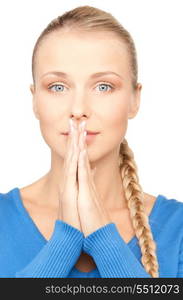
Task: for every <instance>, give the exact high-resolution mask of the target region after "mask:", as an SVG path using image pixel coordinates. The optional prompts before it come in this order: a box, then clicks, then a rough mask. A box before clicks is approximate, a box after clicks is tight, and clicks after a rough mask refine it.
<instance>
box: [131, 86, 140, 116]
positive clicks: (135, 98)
mask: <svg viewBox="0 0 183 300" xmlns="http://www.w3.org/2000/svg"><path fill="white" fill-rule="evenodd" d="M141 90H142V85H141V83H137V86H136V88H135V91H133V94H132V97H131V99H130V105H129V111H128V119H133V118H134V117H135V116H136V114H137V112H138V110H139V107H140V97H141Z"/></svg>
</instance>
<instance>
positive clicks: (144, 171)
mask: <svg viewBox="0 0 183 300" xmlns="http://www.w3.org/2000/svg"><path fill="white" fill-rule="evenodd" d="M80 5H91V6H95V7H98V8H101V9H103V10H106V11H108V12H110V13H111V14H112V15H113V16H114V17H116V18H117V19H118V20H119V21H120V23H121V24H122V25H123V26H124V27H125V28H126V29H127V30H128V31H129V32H130V33H131V35H132V37H133V39H134V41H135V45H136V49H137V55H138V65H139V79H138V81H139V82H141V83H142V85H143V89H142V98H141V107H140V110H139V112H138V115H137V116H136V118H134V119H132V120H129V125H128V131H127V135H126V137H127V140H128V142H129V146H130V147H131V148H132V150H133V151H134V154H135V160H136V163H137V165H138V169H139V172H138V174H139V177H140V183H141V185H142V187H143V190H144V191H145V192H146V193H149V194H152V195H154V196H157V195H158V194H163V195H165V196H166V197H168V198H175V199H178V200H179V201H183V192H182V167H183V158H182V153H183V142H182V137H183V135H182V130H183V118H182V116H183V104H182V103H183V75H182V73H183V18H182V12H183V7H182V6H183V1H181V0H180V1H179V0H171V1H168V0H148V1H147V0H138V1H136V0H120V1H117V0H113V1H111V0H109V1H107V0H105V1H99V0H96V1H95V0H93V1H92V0H90V1H81V0H80V1H79V0H78V1H77V0H70V1H61V0H52V1H46V0H44V1H23V0H22V1H20V0H19V1H18V0H17V1H13V0H12V1H10V0H6V1H4V2H2V1H1V4H0V192H1V193H6V192H8V191H9V190H10V189H13V188H14V187H19V188H21V187H23V186H26V185H28V184H31V183H32V182H34V181H35V180H37V179H39V178H40V177H42V176H43V175H44V174H45V173H46V172H48V170H49V168H50V149H49V147H48V146H47V144H46V143H45V142H44V140H43V138H42V136H41V133H40V129H39V121H38V120H37V119H36V118H35V116H34V114H33V110H32V95H31V92H30V90H29V86H30V84H31V83H32V77H31V76H32V75H31V56H32V51H33V47H34V44H35V42H36V40H37V38H38V36H39V35H40V33H41V31H42V30H43V29H44V28H45V27H46V26H47V24H48V23H49V22H50V21H51V20H52V19H54V18H55V17H57V16H58V15H61V14H63V13H64V12H65V11H67V10H70V9H73V8H75V7H77V6H80Z"/></svg>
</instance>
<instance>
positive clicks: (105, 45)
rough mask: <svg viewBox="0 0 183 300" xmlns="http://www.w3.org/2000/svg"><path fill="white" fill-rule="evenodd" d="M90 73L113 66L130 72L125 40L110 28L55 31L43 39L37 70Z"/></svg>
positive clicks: (37, 60)
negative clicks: (109, 30) (102, 29)
mask: <svg viewBox="0 0 183 300" xmlns="http://www.w3.org/2000/svg"><path fill="white" fill-rule="evenodd" d="M58 69H60V70H64V71H65V72H66V73H67V72H68V73H73V72H76V73H78V72H79V74H81V73H82V74H83V76H86V75H87V73H94V72H97V71H98V72H100V71H103V70H106V69H108V70H111V71H114V72H118V73H120V72H121V75H123V76H129V56H128V52H127V47H126V45H125V43H124V42H123V41H122V40H120V39H119V37H116V36H115V35H114V34H113V33H109V32H96V33H91V32H89V33H86V32H85V33H78V32H77V33H74V32H72V33H70V32H69V33H68V32H62V31H61V32H59V31H58V32H52V33H51V34H49V35H48V36H46V37H45V38H44V40H42V42H41V44H40V47H39V48H38V51H37V54H36V73H37V75H38V76H40V77H41V75H42V74H44V73H46V72H49V71H52V70H58Z"/></svg>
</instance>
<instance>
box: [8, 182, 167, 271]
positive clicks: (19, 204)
mask: <svg viewBox="0 0 183 300" xmlns="http://www.w3.org/2000/svg"><path fill="white" fill-rule="evenodd" d="M10 192H12V195H13V197H14V199H15V200H16V204H17V208H18V209H19V210H20V211H21V213H22V214H23V216H24V219H25V220H26V221H27V222H28V223H29V225H30V226H31V228H32V229H33V232H34V234H35V236H36V238H38V239H39V240H41V242H44V243H47V242H48V240H47V239H46V238H45V237H44V236H43V234H42V233H41V232H40V230H39V228H38V227H37V225H36V224H35V222H34V221H33V219H32V217H31V216H30V214H29V212H28V211H27V209H26V208H25V206H24V204H23V200H22V197H21V194H20V189H19V188H18V187H15V188H14V189H12V190H11V191H10ZM162 198H165V197H164V196H163V195H161V194H158V195H157V197H156V200H155V202H154V205H153V207H152V209H151V212H150V214H149V222H150V223H151V221H154V220H155V218H156V216H157V211H158V207H159V204H160V202H161V199H162ZM137 241H138V239H137V237H136V235H134V236H133V237H132V238H131V239H130V241H129V242H127V243H126V244H127V245H128V246H129V247H130V248H132V247H133V246H134V245H135V244H136V243H137ZM73 270H74V271H75V272H77V273H80V274H85V275H87V274H91V273H93V272H96V271H97V267H96V268H94V269H92V270H91V271H89V272H82V271H80V270H78V269H77V268H76V267H75V266H74V267H73Z"/></svg>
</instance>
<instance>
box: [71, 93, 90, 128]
mask: <svg viewBox="0 0 183 300" xmlns="http://www.w3.org/2000/svg"><path fill="white" fill-rule="evenodd" d="M89 115H90V113H89V107H88V106H87V100H86V97H82V96H81V95H77V96H76V97H75V98H74V100H73V102H72V107H71V114H70V118H71V119H73V120H74V121H75V122H76V124H77V125H79V123H81V122H82V121H83V120H86V119H88V117H89Z"/></svg>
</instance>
